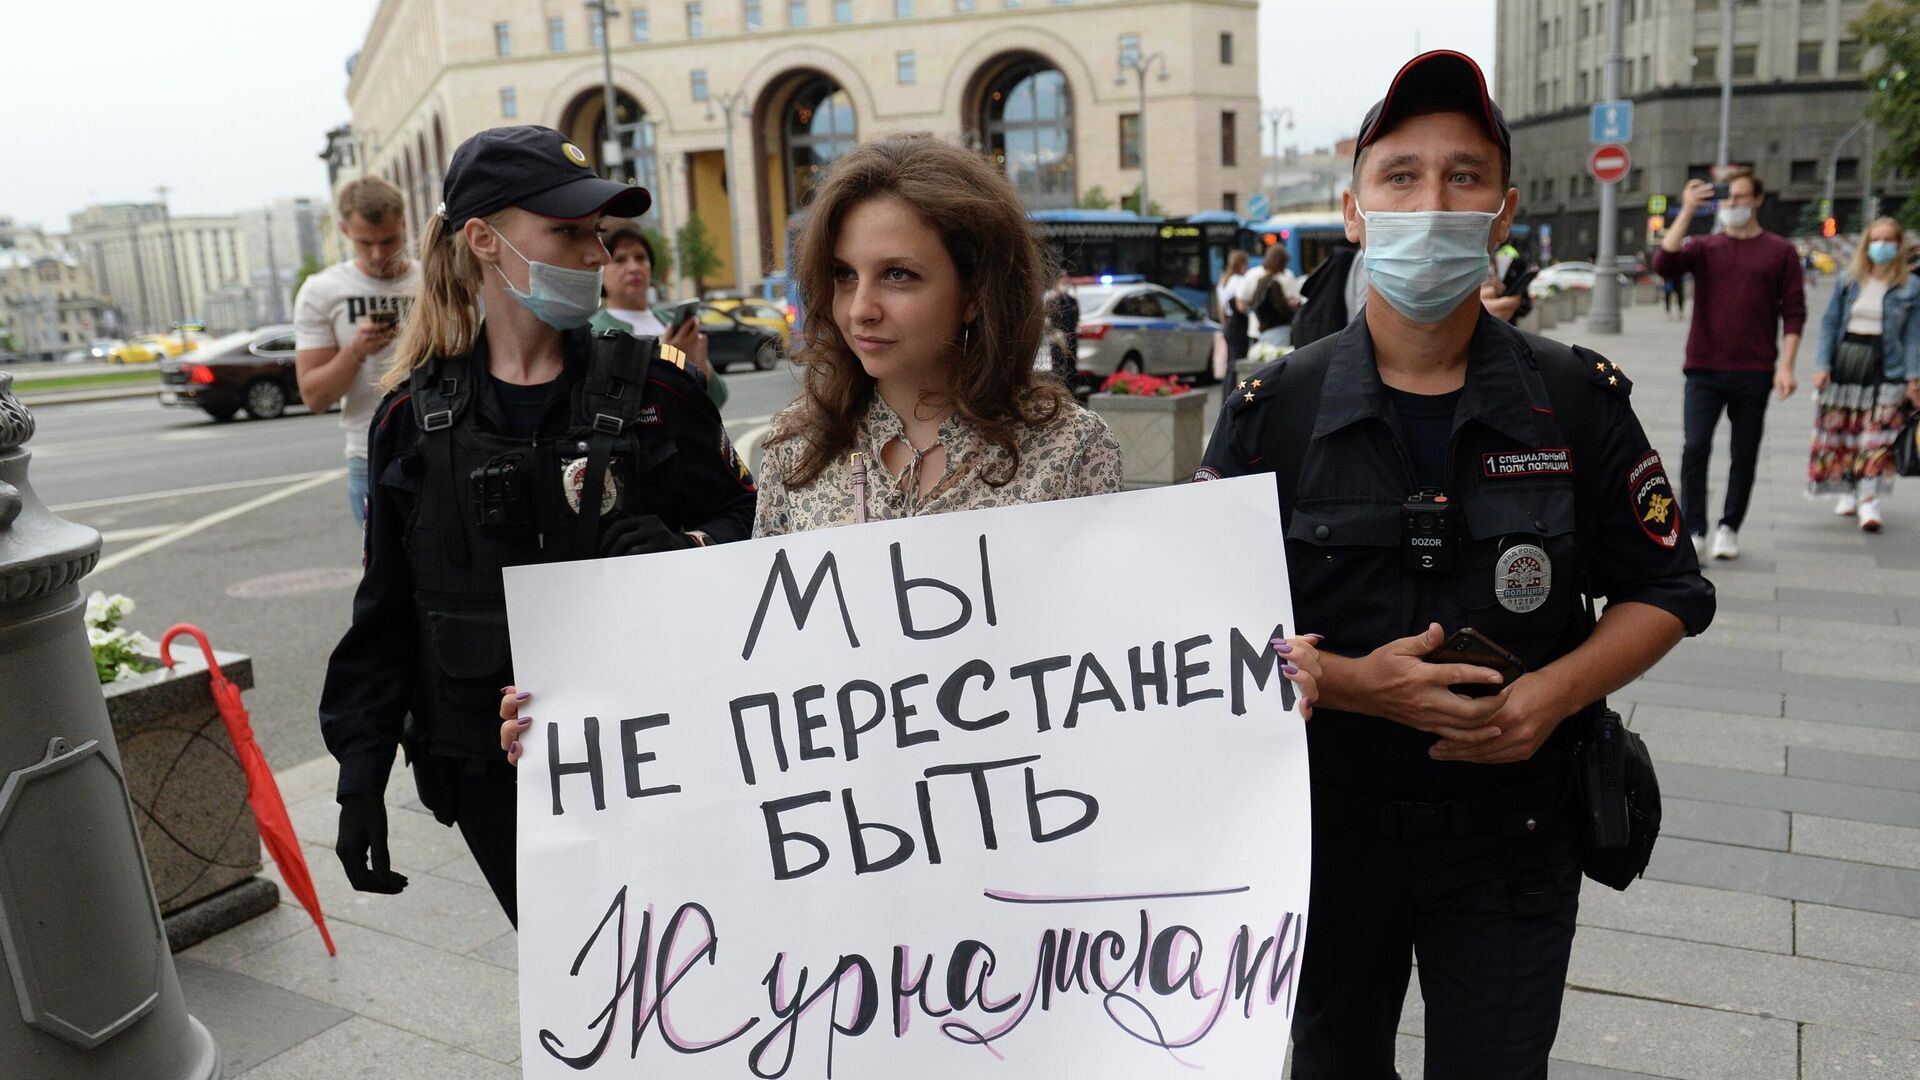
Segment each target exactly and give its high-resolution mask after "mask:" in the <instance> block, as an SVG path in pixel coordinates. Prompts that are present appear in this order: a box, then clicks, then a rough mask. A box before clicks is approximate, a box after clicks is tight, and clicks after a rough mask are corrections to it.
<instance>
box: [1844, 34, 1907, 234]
mask: <svg viewBox="0 0 1920 1080" xmlns="http://www.w3.org/2000/svg"><path fill="white" fill-rule="evenodd" d="M1853 32H1854V33H1855V34H1857V35H1859V38H1860V42H1861V44H1862V45H1864V46H1866V47H1867V48H1868V49H1873V50H1874V53H1875V54H1877V55H1876V56H1875V59H1876V60H1877V63H1876V64H1875V65H1874V66H1873V67H1872V68H1869V69H1866V70H1865V71H1864V72H1863V74H1864V75H1865V77H1866V80H1867V88H1868V97H1867V116H1868V117H1869V118H1870V119H1872V120H1873V123H1874V126H1875V127H1876V128H1878V129H1879V131H1880V132H1881V133H1882V134H1883V135H1884V136H1885V137H1886V138H1887V140H1888V142H1889V143H1890V144H1891V145H1890V146H1889V147H1888V148H1887V150H1886V151H1885V152H1884V153H1876V154H1875V157H1874V171H1875V172H1878V173H1881V174H1883V175H1884V174H1886V173H1891V172H1895V171H1898V172H1900V173H1904V174H1906V175H1908V176H1912V175H1914V174H1916V173H1920V0H1874V3H1873V6H1871V7H1869V8H1867V10H1866V13H1865V14H1863V15H1861V16H1860V18H1859V20H1858V21H1856V22H1855V23H1854V24H1853ZM1876 46H1877V47H1878V48H1877V49H1876V48H1875V47H1876ZM1900 216H1901V218H1902V219H1903V222H1904V224H1906V226H1907V227H1908V228H1920V198H1914V197H1913V196H1908V198H1907V201H1906V206H1905V207H1904V208H1903V210H1902V212H1901V215H1900Z"/></svg>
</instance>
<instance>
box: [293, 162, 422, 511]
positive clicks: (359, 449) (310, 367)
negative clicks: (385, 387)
mask: <svg viewBox="0 0 1920 1080" xmlns="http://www.w3.org/2000/svg"><path fill="white" fill-rule="evenodd" d="M333 209H334V214H335V216H337V217H338V218H339V219H340V232H341V234H342V235H343V236H345V237H346V238H347V243H348V244H349V245H351V246H352V248H353V258H351V259H348V260H347V261H345V262H342V263H338V264H336V265H333V266H329V267H327V268H326V269H325V270H322V271H320V272H319V273H317V274H314V275H313V276H312V277H309V278H307V280H306V281H305V282H304V283H302V284H301V286H300V295H298V296H296V297H294V300H293V347H294V354H293V372H294V378H295V380H296V381H297V382H298V383H299V386H300V402H301V404H303V405H305V406H306V407H307V408H308V409H309V410H310V411H312V412H314V413H316V414H318V413H323V412H326V411H327V410H328V409H331V408H333V406H334V405H335V404H336V403H338V404H340V406H341V408H340V427H341V428H342V429H344V430H345V431H346V433H347V435H346V446H347V509H348V511H349V512H350V513H352V514H353V523H354V525H356V526H360V527H364V526H365V525H366V523H367V428H368V427H369V426H370V422H371V421H372V420H373V410H374V409H375V407H377V406H378V405H379V404H380V398H381V397H382V396H384V394H383V391H382V390H381V389H380V375H381V373H382V372H384V371H385V370H386V368H387V361H388V360H389V359H390V358H391V357H392V355H393V345H394V341H395V340H396V339H397V338H398V337H399V331H400V327H401V325H402V324H403V323H404V322H405V320H406V315H407V310H408V309H409V308H411V307H412V306H413V296H414V293H415V292H416V291H417V290H418V289H419V288H420V274H419V272H418V271H417V270H416V269H415V268H414V265H413V261H412V260H411V259H408V258H407V242H406V222H407V214H406V209H405V204H404V203H403V201H402V199H401V195H400V189H399V188H397V187H394V186H393V185H392V184H389V183H387V182H386V181H385V180H382V179H381V178H379V177H377V176H365V177H361V178H360V179H358V180H353V181H349V182H348V183H346V184H344V185H342V186H341V188H340V196H339V198H337V199H335V200H334V207H333Z"/></svg>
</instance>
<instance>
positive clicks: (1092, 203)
mask: <svg viewBox="0 0 1920 1080" xmlns="http://www.w3.org/2000/svg"><path fill="white" fill-rule="evenodd" d="M1078 205H1079V207H1080V209H1082V210H1111V209H1113V199H1112V197H1111V196H1109V195H1108V194H1107V189H1106V188H1103V187H1101V186H1100V185H1099V184H1095V185H1093V186H1092V187H1090V188H1088V189H1087V190H1086V191H1084V192H1081V194H1080V202H1079V203H1078Z"/></svg>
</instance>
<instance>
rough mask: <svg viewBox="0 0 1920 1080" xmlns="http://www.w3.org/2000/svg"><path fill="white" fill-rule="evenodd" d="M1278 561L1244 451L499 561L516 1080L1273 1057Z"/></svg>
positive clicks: (1267, 508)
mask: <svg viewBox="0 0 1920 1080" xmlns="http://www.w3.org/2000/svg"><path fill="white" fill-rule="evenodd" d="M1227 550H1232V551H1234V552H1238V553H1240V557H1239V558H1238V559H1236V560H1234V561H1235V563H1236V567H1237V568H1236V569H1235V570H1234V571H1233V572H1232V573H1230V574H1222V573H1221V572H1220V570H1219V568H1220V567H1221V565H1222V563H1223V561H1224V560H1223V559H1222V558H1221V553H1222V552H1223V551H1227ZM1283 551H1284V547H1283V545H1282V535H1281V530H1280V523H1279V517H1278V512H1277V509H1276V506H1275V499H1274V489H1273V484H1272V482H1271V480H1269V479H1267V478H1249V479H1240V480H1227V481H1221V482H1216V483H1208V484H1194V485H1187V486H1182V487H1178V488H1163V489H1158V490H1152V491H1141V492H1134V493H1129V494H1123V495H1110V496H1101V497H1097V498H1087V499H1077V500H1072V501H1066V502H1054V503H1044V504H1039V505H1033V506H1022V507H1014V508H1009V509H1002V510H983V511H976V512H972V513H964V514H949V515H939V516H933V517H926V518H916V519H911V520H906V521H897V522H881V523H874V524H870V525H862V526H857V527H853V528H842V529H829V530H824V531H820V532H812V533H803V534H798V535H794V536H786V537H775V538H769V539H765V540H758V541H753V542H749V543H740V544H730V545H725V546H721V547H714V548H704V549H698V550H692V551H682V552H671V553H666V554H660V555H648V556H641V557H637V558H627V559H612V560H601V561H594V562H573V563H557V564H550V565H543V566H527V567H519V568H515V569H511V570H508V571H507V577H506V584H507V601H508V611H509V612H510V615H511V624H512V636H513V656H514V668H515V673H516V675H517V677H518V678H519V680H520V682H521V684H522V685H523V686H525V687H527V688H529V689H531V690H532V691H533V693H534V697H533V699H532V701H531V702H530V703H529V705H528V709H527V711H528V712H529V713H530V714H531V715H533V716H535V717H536V719H535V721H534V724H533V726H532V727H531V728H530V729H529V730H528V732H527V733H526V734H525V735H523V736H522V744H523V746H524V747H525V756H524V757H523V758H522V759H521V762H520V777H519V781H520V782H519V860H520V861H519V875H520V881H519V904H520V1014H521V1041H522V1048H523V1049H522V1054H523V1058H522V1063H523V1067H524V1069H525V1073H526V1075H527V1076H528V1077H540V1078H544V1077H554V1078H558V1077H576V1076H590V1077H591V1076H620V1077H631V1076H670V1077H675V1078H676V1080H677V1078H700V1077H727V1078H730V1080H731V1078H738V1077H746V1076H758V1077H789V1076H790V1077H808V1078H814V1077H829V1076H831V1077H843V1078H849V1080H860V1078H878V1077H885V1078H893V1077H901V1076H908V1075H910V1076H911V1077H912V1078H913V1080H939V1078H959V1077H979V1076H993V1077H1007V1078H1022V1080H1023V1078H1039V1077H1047V1078H1059V1077H1066V1076H1101V1077H1106V1076H1111V1077H1128V1078H1151V1077H1187V1076H1190V1075H1191V1074H1192V1071H1193V1070H1194V1069H1195V1068H1204V1069H1205V1070H1207V1072H1208V1073H1209V1075H1213V1076H1222V1077H1254V1076H1262V1077H1264V1076H1272V1075H1277V1074H1278V1072H1279V1069H1280V1063H1281V1061H1282V1058H1283V1056H1284V1054H1285V1051H1286V1043H1287V1032H1288V1027H1289V1023H1290V1017H1291V1011H1292V1005H1293V998H1294V994H1295V992H1296V987H1297V984H1298V979H1299V971H1300V964H1301V960H1302V957H1303V955H1304V942H1305V937H1306V934H1305V921H1304V916H1305V912H1306V909H1307V892H1308V863H1309V842H1310V834H1309V818H1308V809H1307V754H1306V740H1305V735H1304V732H1303V730H1302V725H1301V721H1300V719H1299V717H1298V713H1297V711H1296V710H1295V701H1294V696H1293V692H1292V687H1291V685H1290V684H1288V683H1287V682H1286V680H1285V679H1284V678H1283V677H1282V676H1281V674H1280V672H1279V670H1278V661H1277V660H1276V658H1275V656H1274V653H1273V651H1272V649H1271V647H1270V646H1269V644H1268V642H1269V639H1270V638H1271V637H1273V636H1274V635H1276V634H1279V633H1288V634H1291V633H1295V632H1297V631H1296V629H1295V628H1294V627H1293V625H1292V611H1291V604H1290V602H1289V595H1290V594H1289V591H1288V587H1287V575H1286V568H1285V563H1284V557H1283ZM636 1062H637V1063H638V1064H637V1065H636V1064H635V1063H636Z"/></svg>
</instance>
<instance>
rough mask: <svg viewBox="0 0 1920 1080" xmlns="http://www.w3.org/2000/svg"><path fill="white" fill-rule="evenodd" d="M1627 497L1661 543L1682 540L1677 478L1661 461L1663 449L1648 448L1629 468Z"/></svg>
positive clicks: (1649, 534)
mask: <svg viewBox="0 0 1920 1080" xmlns="http://www.w3.org/2000/svg"><path fill="white" fill-rule="evenodd" d="M1627 499H1628V501H1630V502H1631V503H1632V504H1633V518H1634V520H1635V521H1638V522H1639V523H1640V531H1641V532H1644V533H1646V534H1647V539H1649V540H1652V541H1653V542H1654V543H1656V544H1659V545H1660V546H1661V547H1673V546H1675V545H1677V544H1679V543H1680V507H1679V506H1678V505H1677V504H1676V503H1675V502H1674V494H1673V482H1672V481H1670V480H1668V479H1667V470H1666V467H1665V466H1663V465H1662V464H1660V451H1658V450H1649V451H1647V453H1646V456H1645V457H1642V458H1641V459H1640V460H1639V461H1637V462H1635V463H1634V465H1633V468H1631V469H1628V470H1627Z"/></svg>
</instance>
